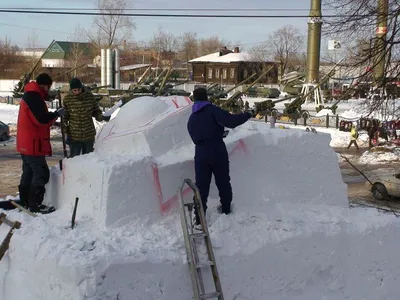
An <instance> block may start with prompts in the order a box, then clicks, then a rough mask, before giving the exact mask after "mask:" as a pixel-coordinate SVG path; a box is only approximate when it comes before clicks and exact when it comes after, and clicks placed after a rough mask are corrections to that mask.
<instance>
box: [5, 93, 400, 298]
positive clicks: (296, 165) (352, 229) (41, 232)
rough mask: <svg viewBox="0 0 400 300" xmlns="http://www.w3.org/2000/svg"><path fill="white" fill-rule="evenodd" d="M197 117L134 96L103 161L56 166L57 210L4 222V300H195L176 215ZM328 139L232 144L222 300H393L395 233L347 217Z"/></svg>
mask: <svg viewBox="0 0 400 300" xmlns="http://www.w3.org/2000/svg"><path fill="white" fill-rule="evenodd" d="M190 112H191V104H190V101H188V99H187V98H185V97H165V98H164V97H161V98H149V97H142V98H137V99H135V100H134V101H131V102H129V103H128V104H126V105H125V106H123V107H122V108H121V110H120V111H119V113H118V114H117V116H116V117H115V118H114V119H113V120H112V121H110V122H109V123H107V124H106V125H105V126H104V127H103V128H102V130H101V131H100V132H99V134H98V136H97V139H96V151H95V153H91V154H88V155H83V156H78V157H75V158H72V159H68V160H65V161H64V167H63V171H62V172H60V171H59V170H58V169H57V168H53V169H52V179H51V182H50V184H49V185H48V186H47V189H48V194H47V196H48V199H47V201H48V202H51V200H54V199H58V202H56V203H55V204H56V205H57V207H58V208H59V209H58V210H57V211H56V212H55V213H53V214H50V215H47V216H40V217H39V218H35V219H33V218H30V217H29V216H27V215H22V214H21V213H18V212H11V213H10V218H11V219H19V220H21V222H22V228H21V229H20V230H18V231H16V232H15V234H14V237H13V239H12V242H11V245H10V251H9V252H8V254H7V255H6V256H5V257H4V258H3V261H2V264H0V279H1V280H0V293H1V295H2V298H3V299H31V300H39V299H40V300H50V299H63V300H70V299H71V300H72V299H74V300H79V299H82V300H83V299H85V300H97V299H160V300H163V299H165V300H167V299H177V300H187V299H191V298H192V288H191V282H190V275H189V271H188V267H187V265H186V255H185V248H184V244H183V236H182V229H181V225H180V219H179V215H178V213H177V211H176V209H175V208H174V207H175V205H176V190H177V188H178V186H179V185H180V183H181V181H182V179H183V178H188V177H189V178H193V150H194V149H193V145H192V144H191V142H190V139H189V137H188V135H187V133H186V122H187V118H188V116H189V115H190ZM329 141H330V137H329V135H328V134H324V133H318V134H312V133H306V132H305V131H299V130H293V129H285V130H281V129H278V128H277V129H269V128H268V126H267V125H266V124H264V123H261V122H248V123H246V124H245V125H244V126H242V127H241V128H238V129H236V130H232V131H231V133H230V134H229V136H228V137H227V138H226V144H227V148H228V151H229V153H230V161H231V178H232V184H233V192H234V203H235V206H234V210H235V211H234V213H233V214H231V215H229V216H226V215H219V214H218V213H217V212H216V206H217V203H218V201H217V200H216V199H218V197H217V191H216V188H215V186H214V184H213V185H212V190H211V197H210V198H211V199H209V211H208V214H207V219H208V226H209V231H210V234H211V240H212V243H213V247H214V253H215V256H216V260H217V265H218V270H219V274H220V278H221V282H222V287H223V292H224V297H225V299H244V300H250V299H251V300H254V299H257V300H258V299H260V300H262V299H294V298H295V299H300V300H301V299H395V298H396V295H397V292H398V282H397V281H396V278H397V276H399V275H400V263H397V261H398V260H397V259H396V258H397V252H398V251H397V249H398V245H399V243H398V241H397V240H396V239H395V238H393V236H396V235H398V231H399V226H400V224H399V222H396V221H397V220H394V219H393V216H390V215H380V214H379V213H378V212H375V211H364V210H349V209H348V203H347V195H346V185H345V184H344V183H343V181H342V178H341V174H340V170H339V167H338V164H337V158H336V155H335V153H334V151H333V150H332V149H331V148H330V147H329ZM310 145H312V146H310ZM75 197H79V199H80V200H79V201H80V202H79V206H78V214H77V227H76V228H75V229H74V230H71V229H70V228H69V227H68V224H69V220H70V216H71V212H72V206H73V203H74V200H75ZM186 197H190V192H186ZM199 249H200V250H199V251H200V253H201V256H203V255H204V247H199ZM378 254H379V255H378ZM238 270H240V272H238ZM382 270H385V272H382ZM38 273H40V276H37V274H38ZM203 274H204V276H205V277H208V278H210V276H211V274H210V272H208V271H205V272H203ZM15 282H24V288H23V289H21V288H20V286H19V285H16V284H15ZM383 283H384V285H385V289H382V288H381V287H382V284H383Z"/></svg>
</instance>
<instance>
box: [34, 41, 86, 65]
mask: <svg viewBox="0 0 400 300" xmlns="http://www.w3.org/2000/svg"><path fill="white" fill-rule="evenodd" d="M93 58H94V56H93V54H92V44H90V43H81V42H63V41H56V42H55V43H54V44H53V45H52V46H51V48H50V49H49V51H47V52H46V53H45V54H44V56H43V57H42V67H43V68H71V67H74V66H75V65H76V64H77V62H78V63H85V62H87V61H90V62H92V61H93Z"/></svg>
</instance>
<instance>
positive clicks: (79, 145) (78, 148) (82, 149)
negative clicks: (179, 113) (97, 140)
mask: <svg viewBox="0 0 400 300" xmlns="http://www.w3.org/2000/svg"><path fill="white" fill-rule="evenodd" d="M69 149H70V157H74V156H78V155H81V154H87V153H90V152H93V151H94V141H85V142H74V141H71V142H70V143H69Z"/></svg>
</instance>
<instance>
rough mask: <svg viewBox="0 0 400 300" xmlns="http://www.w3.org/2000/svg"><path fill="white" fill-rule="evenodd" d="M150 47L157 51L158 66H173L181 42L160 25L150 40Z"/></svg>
mask: <svg viewBox="0 0 400 300" xmlns="http://www.w3.org/2000/svg"><path fill="white" fill-rule="evenodd" d="M150 47H151V48H153V49H154V50H155V51H156V52H157V67H163V66H167V65H168V66H172V65H173V61H174V59H175V56H176V52H177V50H178V48H179V43H178V39H177V38H176V37H175V36H174V35H173V34H172V33H169V32H166V31H164V30H163V29H162V28H161V27H159V28H158V30H157V32H156V33H155V34H154V36H153V39H152V40H151V41H150Z"/></svg>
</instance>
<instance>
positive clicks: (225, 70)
mask: <svg viewBox="0 0 400 300" xmlns="http://www.w3.org/2000/svg"><path fill="white" fill-rule="evenodd" d="M222 78H223V79H226V78H228V69H222Z"/></svg>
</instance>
